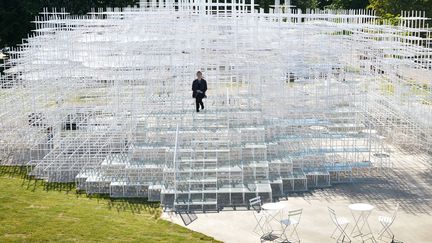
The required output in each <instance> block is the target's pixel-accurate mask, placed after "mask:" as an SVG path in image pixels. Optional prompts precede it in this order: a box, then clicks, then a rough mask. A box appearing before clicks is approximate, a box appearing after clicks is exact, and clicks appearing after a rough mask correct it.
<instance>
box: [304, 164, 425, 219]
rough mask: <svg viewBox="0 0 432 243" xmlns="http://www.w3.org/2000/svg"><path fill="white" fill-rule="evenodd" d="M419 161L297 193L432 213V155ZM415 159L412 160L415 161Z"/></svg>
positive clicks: (390, 208)
mask: <svg viewBox="0 0 432 243" xmlns="http://www.w3.org/2000/svg"><path fill="white" fill-rule="evenodd" d="M415 158H416V161H409V160H405V159H403V161H395V162H396V165H397V166H395V167H393V168H391V169H390V168H387V169H383V170H378V171H375V172H372V173H369V174H365V175H364V176H362V177H360V178H358V179H356V180H355V181H354V182H353V183H350V184H338V185H334V186H333V187H331V188H326V189H317V190H314V191H312V192H310V193H309V192H307V193H303V194H299V195H296V196H301V197H304V198H305V200H308V199H311V200H313V199H319V200H325V201H327V202H332V201H334V200H335V198H336V197H337V198H339V199H340V198H341V197H342V198H343V199H345V200H348V201H349V202H352V203H356V202H367V203H371V204H373V205H375V206H376V207H377V208H378V209H380V210H383V211H392V210H393V209H394V207H395V204H396V203H399V205H400V208H401V210H403V211H404V212H406V213H409V214H427V215H430V214H431V213H432V176H431V175H432V161H431V160H430V158H431V157H430V156H425V157H422V156H416V157H415ZM411 162H412V163H411Z"/></svg>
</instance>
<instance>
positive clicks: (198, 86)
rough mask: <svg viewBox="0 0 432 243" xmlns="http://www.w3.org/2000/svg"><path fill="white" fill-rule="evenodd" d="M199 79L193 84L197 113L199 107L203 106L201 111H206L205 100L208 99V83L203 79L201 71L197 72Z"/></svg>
mask: <svg viewBox="0 0 432 243" xmlns="http://www.w3.org/2000/svg"><path fill="white" fill-rule="evenodd" d="M196 75H197V79H195V80H194V81H193V83H192V91H193V92H192V97H193V98H195V100H196V111H197V112H199V107H200V105H201V110H203V109H204V103H203V101H202V100H203V99H204V98H205V97H206V94H205V92H206V91H207V81H205V80H204V79H203V78H202V73H201V71H198V72H197V74H196Z"/></svg>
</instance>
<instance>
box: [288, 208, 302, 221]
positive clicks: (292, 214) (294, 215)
mask: <svg viewBox="0 0 432 243" xmlns="http://www.w3.org/2000/svg"><path fill="white" fill-rule="evenodd" d="M302 213H303V209H297V210H291V211H289V212H288V219H295V220H297V222H298V223H300V218H301V215H302Z"/></svg>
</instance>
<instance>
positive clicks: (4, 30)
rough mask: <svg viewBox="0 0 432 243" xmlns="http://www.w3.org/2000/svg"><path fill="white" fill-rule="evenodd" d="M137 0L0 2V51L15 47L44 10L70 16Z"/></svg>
mask: <svg viewBox="0 0 432 243" xmlns="http://www.w3.org/2000/svg"><path fill="white" fill-rule="evenodd" d="M136 3H137V0H73V1H71V0H0V49H1V48H2V47H4V46H15V45H17V44H20V43H21V42H22V39H23V38H27V35H28V34H29V33H30V31H31V30H32V29H34V26H33V24H32V23H31V21H33V20H34V18H35V16H36V15H38V13H39V12H40V11H41V10H42V9H43V8H44V7H48V8H54V7H56V8H58V9H60V8H65V9H66V11H68V12H70V13H71V14H80V15H82V14H85V13H87V12H89V11H90V10H91V8H100V7H126V6H128V5H135V4H136Z"/></svg>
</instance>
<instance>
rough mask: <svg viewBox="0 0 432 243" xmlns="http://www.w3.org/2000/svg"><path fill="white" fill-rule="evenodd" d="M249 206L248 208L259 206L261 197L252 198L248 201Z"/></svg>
mask: <svg viewBox="0 0 432 243" xmlns="http://www.w3.org/2000/svg"><path fill="white" fill-rule="evenodd" d="M249 205H250V206H254V205H260V206H261V197H260V196H258V197H254V198H251V199H249Z"/></svg>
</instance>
